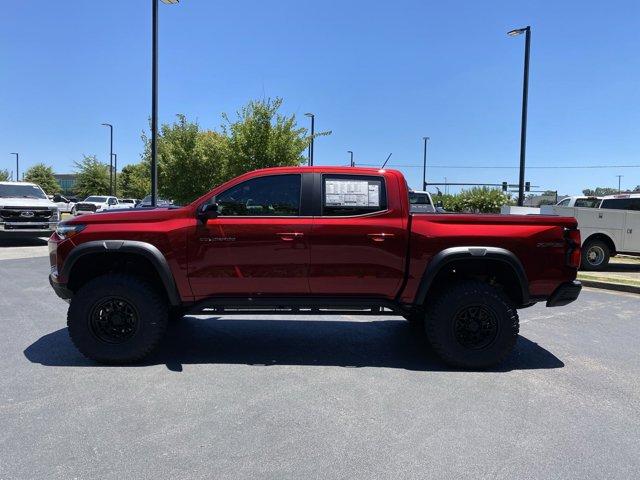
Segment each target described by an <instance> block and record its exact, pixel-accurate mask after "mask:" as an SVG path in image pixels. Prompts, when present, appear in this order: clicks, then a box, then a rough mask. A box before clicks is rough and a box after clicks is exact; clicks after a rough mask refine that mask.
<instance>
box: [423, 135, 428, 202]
mask: <svg viewBox="0 0 640 480" xmlns="http://www.w3.org/2000/svg"><path fill="white" fill-rule="evenodd" d="M422 139H423V140H424V154H423V157H422V190H426V189H427V142H428V141H429V137H422Z"/></svg>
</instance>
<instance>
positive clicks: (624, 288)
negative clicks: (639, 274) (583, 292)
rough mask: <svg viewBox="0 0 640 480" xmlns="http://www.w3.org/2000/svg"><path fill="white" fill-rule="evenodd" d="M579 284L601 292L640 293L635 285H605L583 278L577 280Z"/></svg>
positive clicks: (604, 283)
mask: <svg viewBox="0 0 640 480" xmlns="http://www.w3.org/2000/svg"><path fill="white" fill-rule="evenodd" d="M578 280H580V283H582V286H584V287H591V288H601V289H603V290H615V291H616V292H628V293H640V287H637V286H635V285H624V284H622V283H607V282H600V281H598V280H587V279H585V278H579V277H578Z"/></svg>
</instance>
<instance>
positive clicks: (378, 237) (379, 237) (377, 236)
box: [367, 233, 395, 242]
mask: <svg viewBox="0 0 640 480" xmlns="http://www.w3.org/2000/svg"><path fill="white" fill-rule="evenodd" d="M367 237H369V238H370V239H371V240H373V241H374V242H384V241H385V239H387V238H393V237H395V235H394V234H393V233H368V234H367Z"/></svg>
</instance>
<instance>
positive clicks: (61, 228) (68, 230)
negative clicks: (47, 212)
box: [56, 223, 87, 240]
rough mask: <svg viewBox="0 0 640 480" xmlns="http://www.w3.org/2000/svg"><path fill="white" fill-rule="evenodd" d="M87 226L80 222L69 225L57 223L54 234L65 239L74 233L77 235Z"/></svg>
mask: <svg viewBox="0 0 640 480" xmlns="http://www.w3.org/2000/svg"><path fill="white" fill-rule="evenodd" d="M86 227H87V226H86V225H82V224H75V225H69V224H66V223H59V224H58V226H57V227H56V234H57V235H58V236H59V237H60V238H61V239H62V240H66V239H67V238H71V237H73V236H74V235H77V234H78V233H80V232H81V231H82V230H84V229H85V228H86Z"/></svg>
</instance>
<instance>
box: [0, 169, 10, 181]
mask: <svg viewBox="0 0 640 480" xmlns="http://www.w3.org/2000/svg"><path fill="white" fill-rule="evenodd" d="M8 181H9V170H6V169H3V170H0V182H8Z"/></svg>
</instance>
